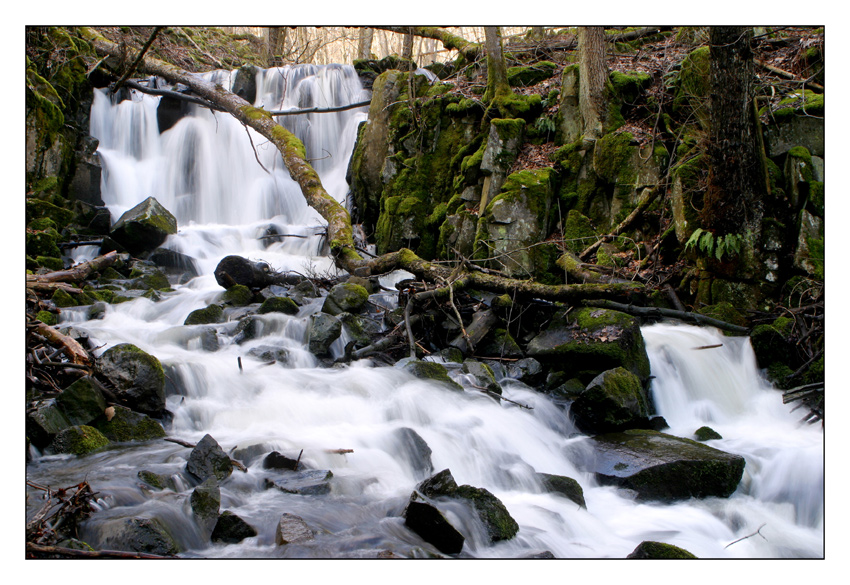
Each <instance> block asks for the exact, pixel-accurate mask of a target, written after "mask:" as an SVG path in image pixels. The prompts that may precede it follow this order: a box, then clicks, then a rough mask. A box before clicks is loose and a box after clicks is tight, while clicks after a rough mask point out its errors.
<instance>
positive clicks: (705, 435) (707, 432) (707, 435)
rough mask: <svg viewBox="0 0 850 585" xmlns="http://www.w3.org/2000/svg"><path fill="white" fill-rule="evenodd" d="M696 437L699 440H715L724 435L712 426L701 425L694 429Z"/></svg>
mask: <svg viewBox="0 0 850 585" xmlns="http://www.w3.org/2000/svg"><path fill="white" fill-rule="evenodd" d="M694 437H696V440H697V441H714V440H716V439H722V438H723V437H722V436H721V435H720V433H718V432H717V431H715V430H714V429H713V428H711V427H705V426H703V427H700V428H698V429H697V430H695V431H694Z"/></svg>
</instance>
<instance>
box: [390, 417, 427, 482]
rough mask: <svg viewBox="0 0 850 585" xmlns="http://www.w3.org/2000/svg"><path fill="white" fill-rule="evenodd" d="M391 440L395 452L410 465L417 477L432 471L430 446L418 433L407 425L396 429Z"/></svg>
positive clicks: (424, 475) (425, 475)
mask: <svg viewBox="0 0 850 585" xmlns="http://www.w3.org/2000/svg"><path fill="white" fill-rule="evenodd" d="M392 442H393V449H394V451H395V454H396V455H398V456H399V458H401V459H402V460H404V461H405V462H406V463H407V464H408V465H410V467H411V468H412V469H413V471H414V473H415V474H416V476H417V477H427V476H428V475H429V474H430V473H431V472H433V471H434V465H433V464H432V463H431V448H430V447H429V446H428V443H426V442H425V439H423V438H422V437H421V436H419V433H417V432H416V431H414V430H413V429H409V428H407V427H403V428H400V429H396V430H395V431H393V436H392Z"/></svg>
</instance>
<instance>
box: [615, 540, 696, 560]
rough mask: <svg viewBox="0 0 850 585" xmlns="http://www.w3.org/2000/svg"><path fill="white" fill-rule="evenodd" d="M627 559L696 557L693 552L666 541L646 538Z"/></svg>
mask: <svg viewBox="0 0 850 585" xmlns="http://www.w3.org/2000/svg"><path fill="white" fill-rule="evenodd" d="M626 558H627V559H695V558H697V557H696V556H695V555H693V554H692V553H690V552H688V551H686V550H685V549H683V548H679V547H678V546H673V545H672V544H667V543H664V542H655V541H652V540H644V541H643V542H642V543H640V544H639V545H637V547H636V548H635V550H633V551H632V552H631V553H630V554H629V556H627V557H626Z"/></svg>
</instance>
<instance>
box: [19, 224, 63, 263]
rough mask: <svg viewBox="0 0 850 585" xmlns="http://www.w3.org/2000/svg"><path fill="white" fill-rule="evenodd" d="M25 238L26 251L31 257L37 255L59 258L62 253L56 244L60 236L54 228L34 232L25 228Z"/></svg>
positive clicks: (60, 238) (59, 240)
mask: <svg viewBox="0 0 850 585" xmlns="http://www.w3.org/2000/svg"><path fill="white" fill-rule="evenodd" d="M26 239H27V241H26V253H27V255H29V256H32V257H33V258H35V257H37V256H45V257H49V258H59V257H60V256H61V255H62V252H61V251H60V250H59V246H58V245H57V244H58V243H59V242H61V241H62V236H60V235H59V232H57V231H56V229H55V228H47V229H45V230H42V231H35V232H33V231H29V230H27V236H26Z"/></svg>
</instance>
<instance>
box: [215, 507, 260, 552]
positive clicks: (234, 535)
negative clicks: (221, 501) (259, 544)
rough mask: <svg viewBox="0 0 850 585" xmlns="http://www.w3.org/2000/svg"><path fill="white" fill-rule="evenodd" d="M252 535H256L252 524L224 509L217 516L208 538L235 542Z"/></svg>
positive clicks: (229, 542) (228, 542)
mask: <svg viewBox="0 0 850 585" xmlns="http://www.w3.org/2000/svg"><path fill="white" fill-rule="evenodd" d="M252 536H257V530H256V529H255V528H254V527H253V526H251V525H250V524H248V523H247V522H245V521H244V520H243V519H242V518H240V517H239V516H237V515H236V514H234V513H233V512H231V511H229V510H225V511H224V512H222V513H221V515H220V516H219V517H218V521H217V522H216V524H215V528H213V531H212V535H211V536H210V539H211V540H212V541H213V542H224V543H227V544H236V543H237V542H242V541H243V540H245V539H246V538H251V537H252Z"/></svg>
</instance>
